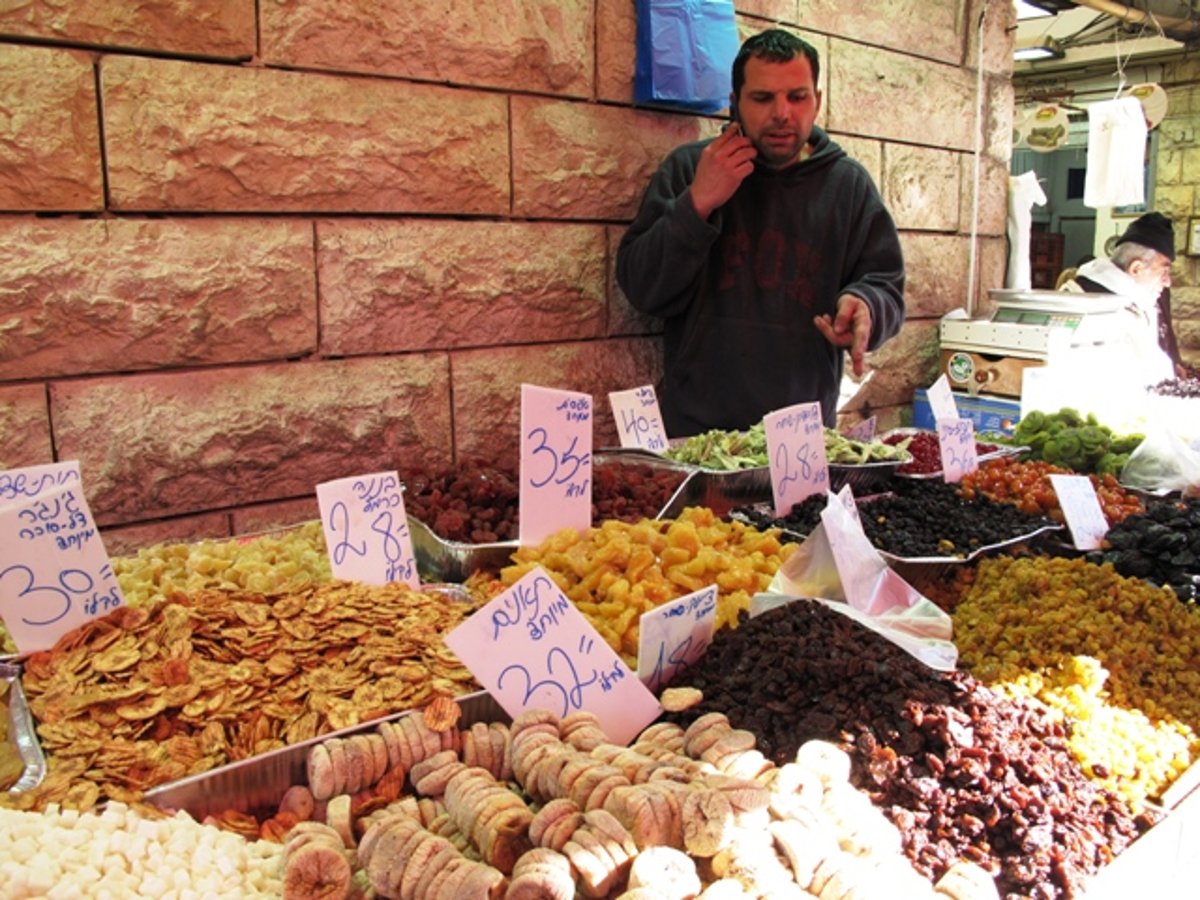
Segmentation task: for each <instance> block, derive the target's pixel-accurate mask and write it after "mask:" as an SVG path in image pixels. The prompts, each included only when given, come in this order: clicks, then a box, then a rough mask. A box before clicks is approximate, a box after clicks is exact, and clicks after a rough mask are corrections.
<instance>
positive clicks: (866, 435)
mask: <svg viewBox="0 0 1200 900" xmlns="http://www.w3.org/2000/svg"><path fill="white" fill-rule="evenodd" d="M843 435H844V436H845V437H848V438H850V439H851V440H853V441H869V440H871V439H872V438H873V437H875V416H871V417H870V418H867V419H863V420H862V421H861V422H855V423H854V424H853V425H851V426H850V427H849V428H847V429H846V430H845V431H844V432H843Z"/></svg>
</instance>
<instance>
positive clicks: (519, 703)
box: [445, 567, 661, 744]
mask: <svg viewBox="0 0 1200 900" xmlns="http://www.w3.org/2000/svg"><path fill="white" fill-rule="evenodd" d="M445 641H446V646H448V647H449V648H450V649H451V650H453V651H454V653H455V654H456V655H457V656H458V658H459V659H461V660H462V661H463V662H464V663H465V664H466V666H467V668H468V669H470V670H471V673H472V674H473V675H474V676H475V677H476V678H477V679H478V680H479V683H480V684H482V685H483V686H484V687H485V688H486V689H487V691H488V692H489V693H490V694H491V695H492V696H493V697H495V698H496V702H497V703H499V704H500V705H501V706H502V707H504V710H505V712H507V713H508V714H509V715H510V716H514V717H515V716H516V715H517V714H518V713H520V712H521V710H523V709H535V708H540V709H549V710H551V711H552V712H554V713H556V714H558V715H559V716H565V715H567V714H568V713H570V712H575V711H576V710H581V709H582V710H587V711H589V712H592V713H595V715H596V717H597V718H598V719H599V720H600V726H601V727H602V728H603V729H604V732H605V734H607V735H608V736H609V737H610V738H611V739H612V740H613V741H614V742H617V743H620V744H627V743H628V742H629V741H630V739H632V738H633V737H634V736H636V735H637V733H638V732H640V731H641V730H642V729H643V728H645V727H646V726H647V725H649V724H650V723H651V722H652V721H654V719H655V718H657V716H658V714H659V712H660V711H661V709H660V707H659V705H658V701H657V700H656V699H655V698H654V695H653V694H652V693H650V692H649V691H648V690H646V688H645V686H644V685H643V684H642V683H641V682H640V681H638V679H637V678H636V677H635V676H634V674H633V673H632V672H630V671H629V667H628V666H626V665H625V662H624V660H622V659H621V657H620V656H618V655H617V654H616V652H614V651H613V649H612V648H611V647H610V646H609V645H608V644H607V643H605V641H604V638H602V637H601V636H600V634H599V633H598V632H597V631H596V629H595V628H593V627H592V625H591V623H590V622H588V620H587V619H585V618H584V616H583V614H582V613H581V612H579V610H578V609H576V608H575V605H574V604H573V603H571V601H570V600H569V599H568V598H567V597H566V595H565V594H563V592H562V591H561V590H559V588H558V585H556V584H555V583H554V581H553V580H552V579H551V578H550V576H549V575H548V574H547V573H546V570H545V569H542V568H540V567H539V568H535V569H534V570H533V571H531V572H529V573H527V574H526V575H525V576H524V577H523V578H522V579H521V580H520V581H518V582H517V583H516V584H514V585H513V586H512V587H511V588H509V589H508V590H507V591H505V592H504V593H502V594H500V595H499V596H498V597H496V598H495V599H494V600H492V601H491V602H489V603H488V604H487V605H486V606H484V607H483V608H482V609H480V610H479V611H478V612H476V613H475V614H474V615H472V616H471V617H470V618H469V619H467V620H466V621H465V622H463V623H462V624H461V625H459V626H458V627H457V628H455V629H454V630H453V631H452V632H450V633H449V634H448V635H446V638H445Z"/></svg>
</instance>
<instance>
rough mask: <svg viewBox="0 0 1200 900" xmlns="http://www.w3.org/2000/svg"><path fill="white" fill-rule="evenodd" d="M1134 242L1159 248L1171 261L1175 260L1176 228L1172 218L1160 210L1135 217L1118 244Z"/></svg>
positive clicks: (1153, 248) (1155, 248)
mask: <svg viewBox="0 0 1200 900" xmlns="http://www.w3.org/2000/svg"><path fill="white" fill-rule="evenodd" d="M1126 242H1132V243H1134V244H1141V245H1142V246H1143V247H1149V248H1150V249H1151V250H1157V251H1158V252H1159V253H1161V254H1162V255H1163V256H1165V257H1166V258H1167V259H1169V260H1171V262H1174V261H1175V229H1174V227H1173V226H1172V225H1171V220H1170V219H1168V218H1167V217H1166V216H1164V215H1163V214H1162V213H1159V212H1152V213H1146V214H1145V215H1144V216H1138V217H1137V218H1136V219H1134V220H1133V221H1132V222H1131V223H1130V225H1129V227H1128V228H1126V229H1125V233H1124V234H1123V235H1121V236H1120V237H1119V238H1117V245H1118V246H1119V245H1121V244H1124V243H1126Z"/></svg>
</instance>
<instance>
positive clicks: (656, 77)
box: [633, 0, 740, 113]
mask: <svg viewBox="0 0 1200 900" xmlns="http://www.w3.org/2000/svg"><path fill="white" fill-rule="evenodd" d="M739 46H740V43H739V41H738V33H737V23H736V21H735V19H734V8H733V3H732V2H731V0H637V63H636V66H635V68H634V77H633V96H634V100H635V101H636V102H637V103H654V104H662V105H669V106H679V107H683V108H684V109H689V110H692V111H694V112H703V113H714V112H718V111H719V110H722V109H724V108H725V107H726V106H728V105H729V92H730V89H731V86H732V81H731V75H730V69H731V68H732V66H733V58H734V57H735V56H737V52H738V47H739Z"/></svg>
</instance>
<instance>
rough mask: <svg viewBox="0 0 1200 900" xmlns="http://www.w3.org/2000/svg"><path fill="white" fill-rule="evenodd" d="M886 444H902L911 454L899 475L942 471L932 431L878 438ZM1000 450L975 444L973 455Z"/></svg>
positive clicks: (993, 446) (940, 450) (936, 437)
mask: <svg viewBox="0 0 1200 900" xmlns="http://www.w3.org/2000/svg"><path fill="white" fill-rule="evenodd" d="M880 440H882V441H883V442H884V443H886V444H893V445H894V444H903V445H904V446H905V447H907V448H908V452H909V453H911V454H912V460H911V461H909V462H906V463H905V464H904V465H902V466H900V468H898V469H897V470H896V472H897V473H898V474H900V475H932V474H934V473H936V472H940V471H942V449H941V444H940V443H939V442H938V436H937V434H936V433H934V432H932V431H918V432H916V433H914V434H904V433H900V432H898V433H896V434H886V435H884V436H883V437H882V438H880ZM999 449H1000V445H999V444H985V443H983V442H982V441H976V442H975V454H976V455H977V456H982V455H983V454H985V453H995V452H996V451H997V450H999Z"/></svg>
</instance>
